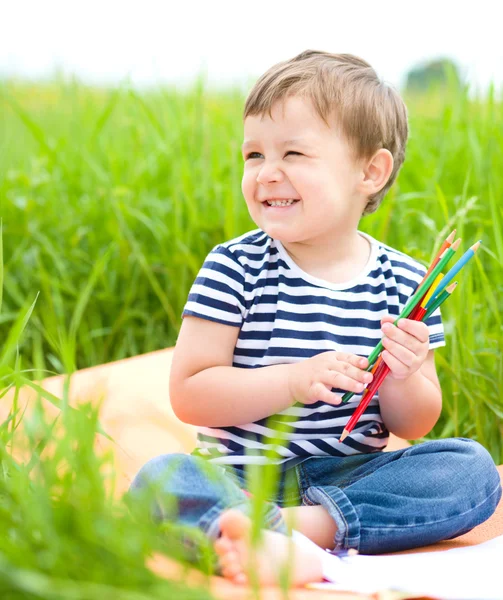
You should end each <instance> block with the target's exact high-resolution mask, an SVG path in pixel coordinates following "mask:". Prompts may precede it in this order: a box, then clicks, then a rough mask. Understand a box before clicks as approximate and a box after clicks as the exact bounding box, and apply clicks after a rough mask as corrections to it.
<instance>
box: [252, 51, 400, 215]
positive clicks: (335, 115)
mask: <svg viewBox="0 0 503 600" xmlns="http://www.w3.org/2000/svg"><path fill="white" fill-rule="evenodd" d="M290 96H300V97H305V98H309V99H310V100H311V101H312V103H313V106H314V108H315V109H316V112H317V113H318V115H319V116H320V117H321V119H322V120H323V121H324V122H325V124H326V125H327V126H330V121H329V120H330V118H332V119H333V122H335V125H336V126H337V127H338V128H339V129H340V131H341V133H342V135H343V136H344V137H345V138H346V140H347V141H348V143H349V145H350V147H351V149H352V151H353V154H354V158H355V159H356V160H360V159H364V160H369V159H370V158H371V157H372V156H373V155H374V154H375V153H376V152H377V150H379V149H380V148H386V149H387V150H389V151H390V152H391V154H392V155H393V170H392V172H391V175H390V177H389V179H388V181H387V182H386V184H385V185H384V187H383V188H382V189H381V190H380V191H379V192H377V193H376V194H374V195H373V196H371V197H369V201H368V203H367V206H366V207H365V210H364V212H363V215H366V214H370V213H373V212H374V211H375V210H376V209H377V207H378V206H379V204H380V203H381V201H382V199H383V197H384V196H385V194H386V192H387V191H388V190H389V188H390V187H391V186H392V184H393V182H394V181H395V179H396V176H397V174H398V171H399V170H400V167H401V166H402V164H403V161H404V158H405V145H406V143H407V135H408V125H407V109H406V107H405V104H404V102H403V100H402V98H401V97H400V95H399V93H398V92H397V91H396V90H395V89H394V88H393V87H391V86H390V85H388V84H386V83H384V82H383V81H381V80H380V79H379V77H378V76H377V74H376V72H375V71H374V69H373V68H372V67H371V66H370V65H369V64H368V63H367V62H366V61H364V60H363V59H361V58H359V57H357V56H353V55H352V54H331V53H329V52H318V51H316V50H306V51H304V52H301V53H300V54H298V55H297V56H295V57H294V58H291V59H290V60H286V61H283V62H280V63H278V64H276V65H274V66H273V67H271V68H270V69H268V70H267V71H266V72H265V73H264V74H263V75H262V77H260V79H259V80H258V81H257V82H256V83H255V85H254V86H253V88H252V90H251V91H250V93H249V95H248V98H247V99H246V102H245V107H244V114H243V119H246V117H247V116H249V115H250V116H255V115H264V114H266V113H268V114H269V116H270V117H271V118H272V114H271V110H272V106H273V105H274V104H275V102H277V101H278V100H284V99H286V98H287V97H290Z"/></svg>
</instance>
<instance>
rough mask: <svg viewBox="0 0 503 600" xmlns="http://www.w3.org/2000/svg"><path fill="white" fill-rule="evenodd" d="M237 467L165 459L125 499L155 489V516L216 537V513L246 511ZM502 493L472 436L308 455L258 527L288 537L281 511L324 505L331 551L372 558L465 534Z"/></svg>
mask: <svg viewBox="0 0 503 600" xmlns="http://www.w3.org/2000/svg"><path fill="white" fill-rule="evenodd" d="M244 468H245V467H243V466H239V467H237V466H231V465H224V466H216V465H215V464H213V463H209V462H207V461H205V460H204V459H201V458H199V457H195V456H191V455H186V454H164V455H161V456H158V457H156V458H154V459H152V460H150V461H149V462H148V463H146V464H145V465H144V466H143V467H142V468H141V470H140V471H139V472H138V474H137V475H136V477H135V478H134V481H133V482H132V484H131V487H130V489H129V492H128V495H129V496H130V497H131V498H132V499H133V502H134V497H135V494H137V493H139V492H140V491H141V490H142V489H144V488H148V487H150V486H152V484H153V485H154V486H156V489H157V493H156V497H155V500H154V501H153V504H152V505H151V517H152V518H153V519H154V520H156V521H163V520H165V519H178V520H179V521H180V522H181V523H183V524H185V525H190V526H194V527H196V528H199V529H200V530H202V531H203V533H204V534H205V535H206V536H207V537H208V538H209V539H210V540H215V539H216V538H217V537H218V536H219V534H220V531H219V527H218V518H219V516H220V514H221V513H222V511H224V510H225V509H228V508H230V507H235V508H237V509H238V510H241V511H243V512H244V513H247V514H250V506H251V500H250V496H249V494H247V493H246V491H245V486H246V480H245V472H244V470H243V469H244ZM500 497H501V483H500V478H499V475H498V471H497V469H496V467H495V465H494V461H493V460H492V458H491V455H490V454H489V453H488V452H487V450H486V449H485V448H484V447H483V446H481V445H480V444H479V443H478V442H475V441H473V440H469V439H465V438H449V439H444V440H436V441H428V442H424V443H422V444H417V445H415V446H410V447H408V448H404V449H400V450H395V451H393V452H377V453H373V454H357V455H354V456H347V457H344V458H339V457H310V458H308V459H306V460H305V461H304V462H301V463H298V464H296V465H295V466H292V467H291V468H286V469H284V470H283V472H282V473H281V479H280V481H279V486H278V489H277V490H276V492H275V493H274V496H273V497H270V498H267V503H266V504H265V505H264V507H263V515H262V517H263V522H264V526H265V528H268V529H271V530H274V531H279V532H281V533H284V534H287V528H286V523H285V522H284V520H283V518H282V515H281V512H280V510H279V508H280V507H281V508H283V507H286V506H300V505H308V506H311V505H322V506H323V507H324V508H325V509H326V510H327V511H328V513H329V514H330V516H331V517H332V518H333V520H334V521H335V523H336V526H337V532H336V534H335V539H334V549H342V548H355V549H357V550H358V551H359V552H360V553H362V554H377V553H384V552H395V551H399V550H405V549H408V548H415V547H419V546H425V545H428V544H433V543H435V542H438V541H440V540H445V539H450V538H454V537H457V536H459V535H462V534H464V533H466V532H468V531H470V530H471V529H473V527H475V526H476V525H478V524H480V523H482V522H483V521H485V520H486V519H488V518H489V517H490V516H491V515H492V514H493V512H494V511H495V509H496V506H497V504H498V501H499V499H500ZM173 498H174V499H175V500H176V505H177V512H176V513H174V512H173V506H174V503H173ZM168 499H170V500H169V501H168Z"/></svg>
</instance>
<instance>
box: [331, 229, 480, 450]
mask: <svg viewBox="0 0 503 600" xmlns="http://www.w3.org/2000/svg"><path fill="white" fill-rule="evenodd" d="M455 235H456V230H454V231H453V232H452V233H451V234H450V235H449V236H448V237H447V238H446V239H445V241H444V243H443V244H442V246H441V247H440V250H439V251H438V253H437V255H436V257H435V259H434V260H433V262H432V263H431V265H430V268H429V269H428V271H427V272H426V274H425V276H424V277H423V279H422V281H421V283H420V284H419V286H418V288H417V289H416V291H415V292H414V294H412V296H411V297H410V298H409V301H408V302H407V304H406V305H405V308H404V309H403V311H402V313H401V314H400V316H399V317H398V318H397V320H396V321H395V323H394V324H395V325H396V324H397V323H398V321H399V320H400V319H406V318H409V319H412V320H415V321H426V320H427V319H428V318H429V317H430V316H431V314H432V313H433V312H434V311H435V310H437V308H438V307H439V306H440V305H441V304H442V303H443V302H445V300H447V298H449V296H450V295H451V294H452V292H453V291H454V289H455V288H456V286H457V284H458V282H457V281H456V282H454V283H453V284H451V285H448V284H449V283H450V282H451V280H452V279H453V278H454V277H455V276H456V275H457V274H458V273H459V271H460V270H461V269H462V268H463V267H464V266H465V265H466V263H467V262H468V261H469V260H470V259H471V258H473V256H474V255H475V252H476V251H477V250H478V248H479V246H480V243H481V242H480V241H478V242H476V243H475V244H473V246H470V248H469V249H468V250H467V251H466V252H465V253H464V254H463V256H462V257H461V258H460V259H459V260H458V261H457V262H456V263H455V264H454V266H453V267H452V268H451V270H450V271H448V272H447V274H446V275H444V274H443V273H441V271H442V269H443V268H444V267H445V266H446V265H447V263H448V262H449V260H450V259H451V258H452V256H454V254H455V252H456V250H457V249H458V248H459V245H460V244H461V238H459V239H457V240H456V241H455V242H454V243H452V241H453V240H454V236H455ZM382 350H383V344H382V341H380V342H379V344H378V345H377V346H376V347H375V348H374V350H373V351H372V353H371V354H370V356H369V359H368V360H369V364H368V367H367V369H366V370H367V371H371V372H372V374H373V375H374V378H373V380H372V381H371V383H369V384H368V386H367V388H366V389H365V393H364V394H363V396H362V399H361V401H360V403H359V404H358V406H357V408H356V409H355V412H354V413H353V415H352V416H351V418H350V419H349V421H348V423H347V425H346V427H345V428H344V431H343V432H342V435H341V437H340V439H339V442H342V441H344V439H345V438H346V437H347V436H348V435H349V433H350V432H351V431H352V430H353V428H354V426H355V425H356V423H357V422H358V420H359V418H360V417H361V415H362V414H363V413H364V412H365V409H366V408H367V406H368V405H369V403H370V401H371V400H372V398H373V397H374V395H375V393H376V392H377V390H378V389H379V387H380V385H381V384H382V382H383V381H384V378H385V377H386V375H387V374H388V373H389V371H390V369H389V367H388V366H387V365H386V363H385V362H384V361H383V360H382V356H381V352H382ZM353 396H354V393H353V392H348V393H346V394H344V396H343V397H342V402H343V403H346V402H348V400H349V399H350V398H352V397H353Z"/></svg>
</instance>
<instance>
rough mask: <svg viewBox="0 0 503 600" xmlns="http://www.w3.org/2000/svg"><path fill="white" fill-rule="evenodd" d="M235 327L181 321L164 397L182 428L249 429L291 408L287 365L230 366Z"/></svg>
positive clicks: (196, 321)
mask: <svg viewBox="0 0 503 600" xmlns="http://www.w3.org/2000/svg"><path fill="white" fill-rule="evenodd" d="M238 335H239V327H233V326H231V325H223V324H221V323H216V322H214V321H209V320H206V319H201V318H198V317H189V316H186V317H185V318H184V319H183V321H182V326H181V328H180V333H179V336H178V339H177V342H176V347H175V352H174V356H173V363H172V366H171V371H170V380H169V394H170V399H171V405H172V407H173V411H174V413H175V414H176V416H177V417H178V418H179V419H180V420H181V421H183V422H184V423H189V424H191V425H202V426H205V427H225V426H229V425H241V424H245V423H251V422H253V421H257V420H258V419H262V418H265V417H268V416H270V415H272V414H275V413H278V412H281V411H282V410H284V409H285V408H288V407H289V406H291V405H292V404H293V402H294V400H293V397H292V394H291V393H290V390H289V376H288V374H289V372H290V369H291V368H292V367H293V365H292V364H282V365H272V366H269V367H261V368H258V369H243V368H240V367H233V366H232V359H233V354H234V348H235V346H236V342H237V338H238Z"/></svg>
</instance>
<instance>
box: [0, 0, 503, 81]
mask: <svg viewBox="0 0 503 600" xmlns="http://www.w3.org/2000/svg"><path fill="white" fill-rule="evenodd" d="M499 4H500V2H499V0H492V1H491V0H477V1H476V2H474V1H473V0H472V1H470V2H468V1H464V0H459V1H457V2H456V1H453V0H436V1H432V0H421V1H420V2H412V1H411V0H401V1H399V0H381V1H377V0H372V1H371V0H345V1H339V0H332V1H329V0H302V1H297V0H266V1H264V0H213V1H208V0H206V1H196V0H185V2H184V1H183V0H181V1H180V0H176V1H175V2H172V1H170V0H163V1H160V0H158V1H156V0H136V1H134V2H132V1H128V0H122V1H116V0H101V1H97V0H87V1H86V2H79V1H77V0H64V1H62V0H0V75H2V74H3V75H5V74H16V75H25V76H29V77H46V76H50V75H51V73H53V72H54V70H55V68H56V67H59V68H60V69H61V70H63V71H64V72H65V73H74V74H76V75H77V76H78V77H79V78H80V79H81V80H85V81H89V82H117V81H121V80H124V79H125V78H127V77H128V76H129V77H130V79H131V81H132V82H133V83H135V84H137V85H141V84H144V83H148V84H154V85H155V84H157V83H161V82H178V83H184V82H190V81H192V80H193V78H194V77H195V76H196V75H197V73H198V72H201V70H204V71H205V72H206V73H207V78H208V80H209V81H210V82H211V83H212V84H214V85H220V86H225V85H226V84H228V83H230V82H233V81H235V82H246V81H250V79H251V78H256V77H258V76H259V75H260V74H261V73H263V72H264V71H265V70H266V69H267V68H269V67H270V66H271V65H273V64H275V63H276V62H279V61H281V60H285V59H288V58H291V57H292V56H294V55H295V54H297V53H298V52H301V51H302V50H305V49H308V48H310V49H315V50H326V51H329V52H350V53H353V54H357V55H359V56H361V57H362V58H364V59H365V60H367V61H369V62H370V63H371V64H372V66H373V67H374V68H375V69H376V71H377V72H378V74H379V75H380V76H381V77H382V78H383V79H385V80H386V81H388V82H389V83H391V84H394V85H397V86H400V85H401V84H402V83H403V81H404V77H405V74H406V72H407V71H408V70H409V69H410V68H411V67H413V66H415V65H416V64H417V63H419V62H421V61H423V60H425V59H430V58H436V57H439V56H446V57H450V58H452V59H454V60H455V61H456V62H457V63H458V65H459V67H460V68H461V69H462V72H463V73H465V75H466V78H467V79H468V81H469V82H470V83H471V84H473V86H481V87H485V86H486V85H487V84H488V82H489V81H490V80H493V81H494V82H495V83H496V84H497V87H498V88H501V84H502V83H503V44H502V43H501V41H498V40H500V39H501V22H500V20H499V19H498V18H497V17H496V15H495V12H494V11H495V6H498V5H499ZM245 85H246V84H245Z"/></svg>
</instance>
